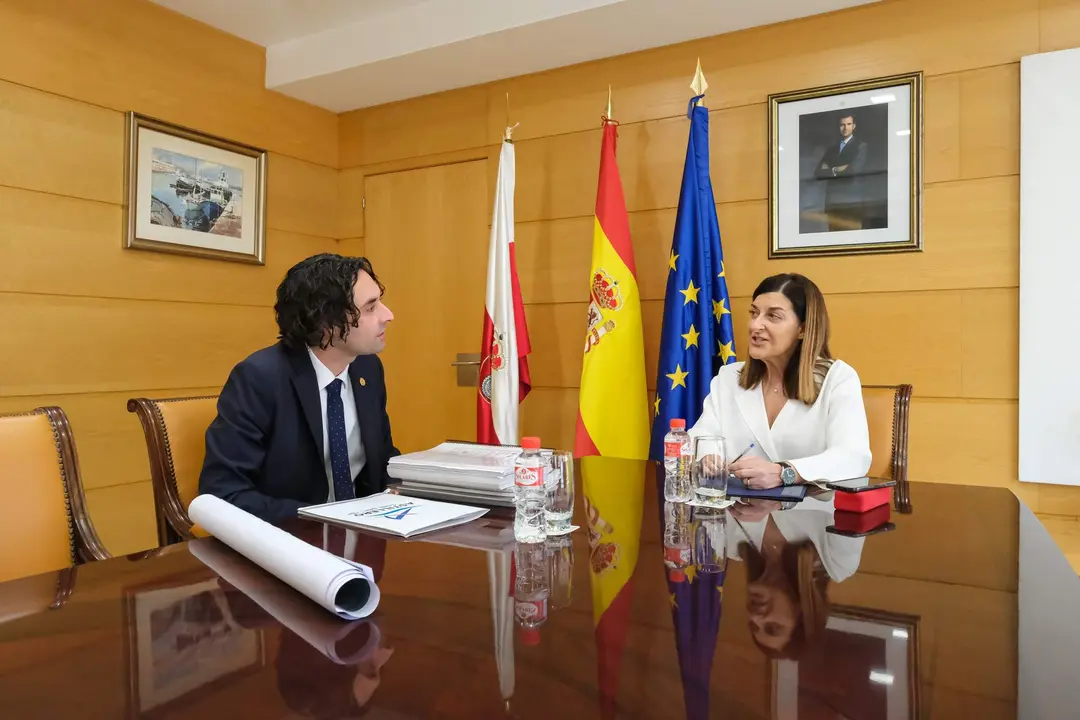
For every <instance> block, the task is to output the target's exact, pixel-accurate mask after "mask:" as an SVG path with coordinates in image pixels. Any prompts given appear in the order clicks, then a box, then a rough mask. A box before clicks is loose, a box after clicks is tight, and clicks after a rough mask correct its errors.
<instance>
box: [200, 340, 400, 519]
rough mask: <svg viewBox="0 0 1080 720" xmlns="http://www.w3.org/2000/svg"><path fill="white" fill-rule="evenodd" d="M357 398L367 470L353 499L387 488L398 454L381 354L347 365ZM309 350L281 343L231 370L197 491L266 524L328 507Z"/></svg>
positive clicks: (208, 437)
mask: <svg viewBox="0 0 1080 720" xmlns="http://www.w3.org/2000/svg"><path fill="white" fill-rule="evenodd" d="M349 377H350V378H351V380H352V383H353V396H354V397H355V399H356V418H357V422H358V424H359V425H360V441H361V442H362V443H363V445H364V454H365V456H366V460H365V462H364V468H363V469H362V470H361V471H360V473H359V474H358V475H357V476H356V477H355V478H354V479H353V480H354V482H355V483H356V496H357V497H362V496H365V495H371V494H373V493H377V492H382V491H383V490H384V489H386V485H387V479H388V478H387V474H386V464H387V462H388V461H389V460H390V458H391V457H393V456H395V455H398V454H400V453H399V452H398V449H397V448H395V447H394V441H393V437H392V436H391V434H390V418H389V417H388V416H387V414H386V382H385V380H384V378H383V367H382V362H381V361H380V360H379V358H378V356H377V355H361V356H360V357H358V358H356V360H355V361H353V363H352V364H351V365H350V366H349ZM319 392H320V391H319V387H318V383H317V381H316V379H315V368H314V367H312V365H311V358H310V356H309V355H308V352H307V350H306V349H305V350H301V351H299V352H296V351H293V350H289V349H287V348H286V347H285V346H284V345H282V344H281V343H278V344H276V345H271V346H270V347H268V348H263V349H262V350H259V351H257V352H255V353H253V354H252V355H251V356H249V357H248V358H247V359H245V360H244V361H242V362H241V363H240V364H238V365H237V366H236V367H234V368H233V370H232V372H231V373H230V374H229V379H228V380H227V381H226V382H225V386H224V387H223V388H222V389H221V395H220V396H219V397H218V403H217V417H215V418H214V421H213V422H212V423H211V424H210V427H209V428H208V429H207V431H206V459H205V461H204V462H203V469H202V474H201V475H200V476H199V492H200V493H205V494H209V495H215V496H217V497H219V498H221V499H222V500H226V501H228V502H230V503H232V504H233V505H236V506H237V507H239V508H241V509H243V510H246V511H247V512H249V513H251V514H253V515H255V516H256V517H260V518H262V519H263V520H266V521H268V522H274V521H277V520H280V519H283V518H287V517H295V516H296V511H297V510H298V509H300V508H301V507H304V506H307V505H315V504H318V503H324V502H326V500H327V498H328V496H329V492H330V490H329V481H328V480H327V478H326V469H325V465H324V464H323V435H322V423H323V417H322V404H321V399H320V397H319Z"/></svg>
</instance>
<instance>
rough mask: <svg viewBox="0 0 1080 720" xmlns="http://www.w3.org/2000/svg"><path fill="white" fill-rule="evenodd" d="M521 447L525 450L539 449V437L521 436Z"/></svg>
mask: <svg viewBox="0 0 1080 720" xmlns="http://www.w3.org/2000/svg"><path fill="white" fill-rule="evenodd" d="M521 447H523V448H525V449H526V450H539V449H540V438H538V437H523V438H521Z"/></svg>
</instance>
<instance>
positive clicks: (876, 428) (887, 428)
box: [863, 388, 896, 478]
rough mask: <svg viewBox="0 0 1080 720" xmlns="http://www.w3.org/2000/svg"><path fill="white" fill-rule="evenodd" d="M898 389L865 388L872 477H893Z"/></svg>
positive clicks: (870, 473) (864, 401)
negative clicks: (894, 426) (894, 423)
mask: <svg viewBox="0 0 1080 720" xmlns="http://www.w3.org/2000/svg"><path fill="white" fill-rule="evenodd" d="M895 403H896V390H895V389H893V388H863V405H865V406H866V422H867V425H869V428H870V453H871V455H872V456H873V459H872V460H871V461H870V470H869V472H868V474H869V475H870V476H871V477H883V478H891V477H892V470H893V467H892V446H893V420H894V418H895V412H894V405H895Z"/></svg>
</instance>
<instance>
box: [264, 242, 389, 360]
mask: <svg viewBox="0 0 1080 720" xmlns="http://www.w3.org/2000/svg"><path fill="white" fill-rule="evenodd" d="M361 272H366V273H367V274H368V275H370V276H371V279H372V280H374V281H375V284H376V285H378V286H379V290H380V291H382V290H383V286H382V283H380V282H379V279H378V278H377V277H376V276H375V271H374V270H373V269H372V268H371V262H370V261H369V260H368V259H367V258H364V257H345V256H342V255H335V254H333V253H322V254H319V255H313V256H312V257H309V258H307V259H306V260H301V261H300V262H298V263H297V264H296V265H294V266H293V267H291V268H290V269H289V272H287V273H285V279H284V280H282V281H281V285H279V286H278V289H277V303H275V304H274V315H275V316H276V318H277V324H278V337H279V338H280V339H281V342H282V344H284V345H285V346H286V347H288V348H290V349H293V350H303V349H306V348H308V347H316V346H317V347H321V348H323V349H324V350H325V349H326V348H327V347H329V346H330V339H331V338H332V337H336V336H338V335H340V336H341V337H342V338H345V337H348V334H349V330H350V329H351V328H352V326H353V325H354V324H355V323H356V321H357V317H358V316H359V314H360V311H359V310H358V309H357V307H356V303H354V302H353V286H354V285H356V279H357V278H358V277H359V276H360V273H361ZM327 331H330V332H329V334H328V333H327Z"/></svg>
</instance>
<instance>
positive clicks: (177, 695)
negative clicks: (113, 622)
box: [123, 569, 266, 718]
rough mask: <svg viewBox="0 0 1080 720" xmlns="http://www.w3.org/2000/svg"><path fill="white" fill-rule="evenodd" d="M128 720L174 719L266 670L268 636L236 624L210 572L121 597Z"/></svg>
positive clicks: (126, 591)
mask: <svg viewBox="0 0 1080 720" xmlns="http://www.w3.org/2000/svg"><path fill="white" fill-rule="evenodd" d="M123 614H124V632H125V636H126V637H125V643H124V667H125V683H126V690H127V716H128V717H130V718H136V717H148V716H150V717H152V716H155V715H158V714H163V713H168V712H170V711H173V710H176V709H177V708H178V707H180V706H183V705H184V704H185V702H187V701H190V698H191V697H192V696H193V695H200V694H206V693H207V692H209V691H211V690H212V689H214V688H218V687H222V686H225V685H229V684H231V683H234V682H236V680H237V679H239V678H241V677H244V676H246V675H248V674H252V673H258V672H261V671H262V670H263V668H265V666H266V649H265V638H264V636H263V630H262V629H260V628H250V627H245V626H244V625H242V624H241V623H240V621H239V620H238V619H237V618H236V617H234V615H233V610H232V607H231V606H230V604H229V602H228V597H227V594H226V592H225V590H224V589H223V587H222V585H221V583H220V581H219V579H218V578H216V577H214V576H212V575H211V576H208V575H207V573H206V572H205V570H204V569H198V570H191V571H187V572H181V573H178V574H176V575H171V576H168V577H164V578H160V579H154V580H149V581H147V582H145V583H142V584H139V585H136V586H132V587H126V588H124V590H123Z"/></svg>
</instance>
